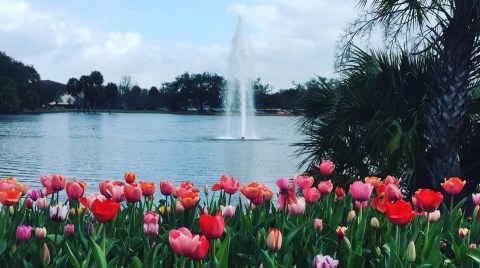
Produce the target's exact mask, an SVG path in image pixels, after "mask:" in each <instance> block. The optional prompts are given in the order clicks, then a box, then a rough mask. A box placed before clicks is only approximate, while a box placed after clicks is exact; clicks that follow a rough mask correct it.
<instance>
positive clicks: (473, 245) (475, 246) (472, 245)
mask: <svg viewBox="0 0 480 268" xmlns="http://www.w3.org/2000/svg"><path fill="white" fill-rule="evenodd" d="M468 248H477V244H475V243H470V244H469V245H468Z"/></svg>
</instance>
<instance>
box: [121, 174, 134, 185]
mask: <svg viewBox="0 0 480 268" xmlns="http://www.w3.org/2000/svg"><path fill="white" fill-rule="evenodd" d="M123 177H124V178H125V181H126V182H127V183H128V184H130V183H133V182H134V181H135V173H133V172H125V175H124V176H123Z"/></svg>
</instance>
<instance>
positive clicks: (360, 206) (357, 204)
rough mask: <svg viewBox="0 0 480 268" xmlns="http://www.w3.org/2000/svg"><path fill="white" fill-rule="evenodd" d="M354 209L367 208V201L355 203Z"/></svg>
mask: <svg viewBox="0 0 480 268" xmlns="http://www.w3.org/2000/svg"><path fill="white" fill-rule="evenodd" d="M355 207H356V208H358V209H360V208H366V207H367V201H355Z"/></svg>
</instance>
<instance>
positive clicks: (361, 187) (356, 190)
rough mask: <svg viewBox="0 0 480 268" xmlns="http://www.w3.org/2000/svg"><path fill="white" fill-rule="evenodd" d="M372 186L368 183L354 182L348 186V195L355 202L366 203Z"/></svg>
mask: <svg viewBox="0 0 480 268" xmlns="http://www.w3.org/2000/svg"><path fill="white" fill-rule="evenodd" d="M372 190H373V186H372V185H371V184H369V183H363V182H361V181H356V182H354V183H352V184H350V194H351V195H352V197H353V200H355V201H361V202H362V201H368V199H370V195H371V194H372Z"/></svg>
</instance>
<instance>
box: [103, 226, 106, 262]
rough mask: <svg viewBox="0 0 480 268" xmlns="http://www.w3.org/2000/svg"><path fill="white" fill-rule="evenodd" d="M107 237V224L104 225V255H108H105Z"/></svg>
mask: <svg viewBox="0 0 480 268" xmlns="http://www.w3.org/2000/svg"><path fill="white" fill-rule="evenodd" d="M106 236H107V226H106V224H105V223H103V254H104V255H106V253H105V240H106V239H105V238H106ZM105 258H106V256H105Z"/></svg>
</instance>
